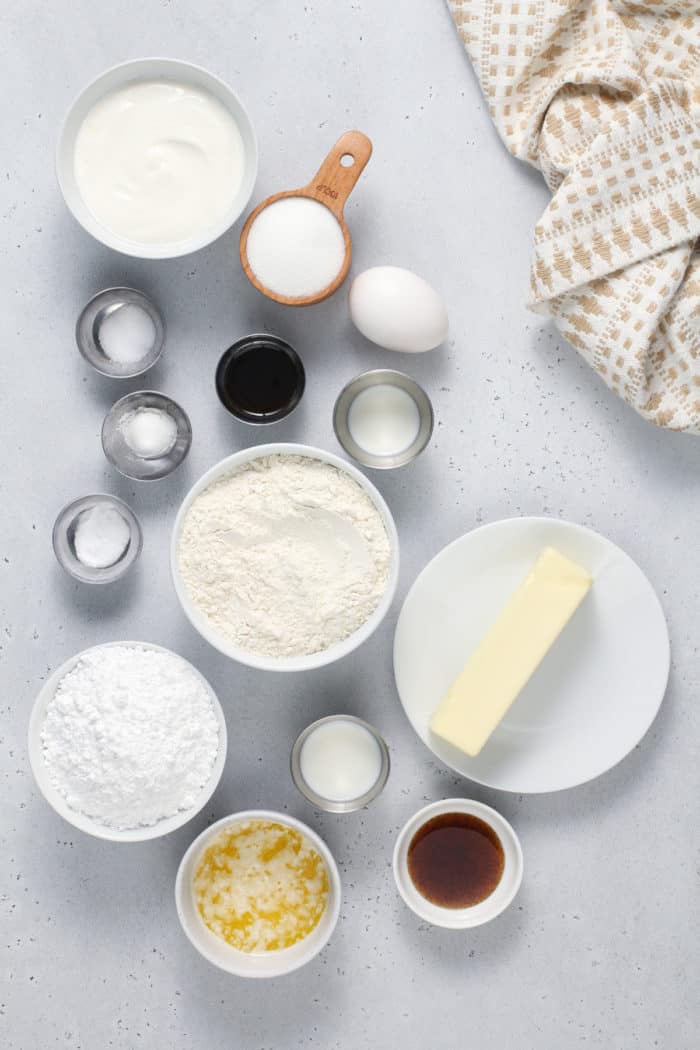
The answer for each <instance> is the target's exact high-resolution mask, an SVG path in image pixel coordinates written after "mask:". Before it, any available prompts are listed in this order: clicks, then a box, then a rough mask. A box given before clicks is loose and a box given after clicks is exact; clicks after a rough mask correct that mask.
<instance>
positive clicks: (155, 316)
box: [75, 288, 165, 379]
mask: <svg viewBox="0 0 700 1050" xmlns="http://www.w3.org/2000/svg"><path fill="white" fill-rule="evenodd" d="M75 340H76V342H77V344H78V349H79V350H80V353H81V354H82V355H83V357H84V358H85V360H86V361H87V362H88V364H90V365H92V367H93V368H94V369H95V371H96V372H99V373H100V375H103V376H111V377H112V378H113V379H132V378H133V377H134V376H140V375H142V374H143V373H144V372H147V371H148V369H149V368H152V367H153V365H154V364H155V363H156V361H157V360H158V358H159V357H160V355H161V354H162V352H163V346H164V344H165V322H164V321H163V318H162V316H161V313H160V311H159V310H158V308H157V307H156V305H155V304H154V303H152V302H151V300H150V299H149V298H148V296H146V295H144V294H143V292H139V291H137V290H136V289H135V288H105V289H104V291H102V292H98V293H97V295H94V296H93V297H92V299H91V300H90V302H89V303H87V305H86V306H85V307H84V309H83V311H82V313H81V314H80V317H79V318H78V323H77V324H76V326H75Z"/></svg>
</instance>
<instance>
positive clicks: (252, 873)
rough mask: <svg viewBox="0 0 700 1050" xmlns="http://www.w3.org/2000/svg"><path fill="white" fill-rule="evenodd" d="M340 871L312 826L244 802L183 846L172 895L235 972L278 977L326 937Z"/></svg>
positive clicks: (190, 931) (196, 933)
mask: <svg viewBox="0 0 700 1050" xmlns="http://www.w3.org/2000/svg"><path fill="white" fill-rule="evenodd" d="M340 897H341V886H340V874H339V872H338V867H337V865H336V863H335V860H334V859H333V855H332V854H331V852H330V850H329V849H328V846H326V844H325V842H324V841H323V839H321V838H320V837H319V836H318V835H317V834H316V832H315V831H312V830H311V828H309V827H307V825H306V824H302V822H301V821H299V820H295V818H294V817H290V816H288V815H287V814H286V813H285V814H283V813H276V812H273V811H271V810H262V809H256V810H253V809H251V810H245V811H243V812H241V813H234V814H232V815H231V816H229V817H224V818H223V819H222V820H219V821H217V822H216V823H215V824H212V825H211V827H209V828H207V829H206V830H205V831H203V832H202V833H201V835H199V836H198V837H197V838H196V839H195V840H194V842H193V843H192V845H191V846H190V848H189V849H188V850H187V852H186V853H185V855H184V857H183V858H182V862H181V863H180V867H179V869H178V873H177V879H176V882H175V903H176V906H177V913H178V917H179V919H180V923H181V925H182V928H183V930H184V931H185V934H186V935H187V937H188V939H189V940H190V942H191V943H192V945H193V946H194V947H195V948H196V949H197V951H198V952H200V954H201V955H203V956H204V958H205V959H208V961H209V962H210V963H213V964H214V966H218V967H219V968H220V969H222V970H226V971H227V972H228V973H232V974H235V975H236V976H238V977H281V976H282V975H284V974H287V973H292V972H293V971H294V970H298V969H299V968H300V967H301V966H304V965H305V964H306V963H308V962H310V961H311V960H312V959H313V958H314V957H315V956H316V955H318V953H319V952H320V951H321V950H322V949H323V948H324V947H325V946H326V944H327V943H328V941H329V939H330V937H331V935H332V933H333V930H334V929H335V926H336V923H337V921H338V915H339V913H340Z"/></svg>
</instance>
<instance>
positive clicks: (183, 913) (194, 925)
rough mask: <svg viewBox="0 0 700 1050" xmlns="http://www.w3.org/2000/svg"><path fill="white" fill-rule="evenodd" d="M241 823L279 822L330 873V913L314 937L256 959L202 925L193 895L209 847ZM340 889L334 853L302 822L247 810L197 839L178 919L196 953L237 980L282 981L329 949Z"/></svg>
mask: <svg viewBox="0 0 700 1050" xmlns="http://www.w3.org/2000/svg"><path fill="white" fill-rule="evenodd" d="M242 820H275V821H277V822H278V823H280V824H284V825H285V826H286V827H290V828H296V830H297V831H300V832H301V833H302V834H303V835H306V837H307V838H308V839H309V841H310V842H311V844H312V845H313V846H314V847H315V849H317V850H318V852H319V853H320V854H321V856H322V857H323V860H324V861H325V864H326V868H327V869H328V902H327V904H326V910H325V911H324V913H323V915H322V916H321V919H320V921H319V923H318V925H317V926H316V927H314V929H313V930H312V931H311V933H310V934H309V935H308V936H307V937H305V938H304V939H303V940H301V941H299V942H298V943H297V944H294V945H292V947H291V948H283V949H281V950H280V951H274V952H267V953H261V954H258V955H253V954H249V953H248V952H241V951H239V950H238V949H237V948H232V947H231V945H230V944H227V943H226V941H223V940H221V938H220V937H217V936H216V934H214V933H212V931H211V930H210V929H209V928H208V927H207V926H205V924H204V922H203V921H202V919H201V917H200V915H199V912H198V910H197V905H196V903H195V899H194V893H193V892H192V879H193V876H194V869H195V865H196V863H197V860H198V859H199V857H200V856H201V853H202V851H203V850H204V849H206V847H207V846H208V845H209V843H210V842H211V840H212V839H213V838H214V836H215V835H216V834H217V833H218V832H219V831H220V830H221V829H222V828H224V827H227V826H229V825H231V824H237V823H239V822H240V821H242ZM340 898H341V884H340V874H339V872H338V866H337V864H336V862H335V860H334V859H333V854H332V853H331V851H330V850H329V849H328V846H327V845H326V844H325V842H324V841H323V839H322V838H320V837H319V836H318V835H317V834H316V832H315V831H312V830H311V828H309V827H307V825H306V824H302V822H301V821H300V820H296V819H295V818H294V817H290V816H288V815H287V814H286V813H275V812H274V811H272V810H266V809H248V810H245V811H243V812H241V813H232V814H231V816H229V817H224V818H223V819H222V820H217V822H216V823H215V824H212V825H211V827H208V828H207V829H206V830H205V831H203V832H202V834H201V835H198V836H197V838H196V839H195V840H194V842H193V843H192V845H191V846H190V848H189V849H188V850H187V852H186V853H185V855H184V857H183V858H182V861H181V862H180V867H179V868H178V872H177V878H176V880H175V905H176V907H177V914H178V918H179V919H180V923H181V925H182V928H183V930H184V931H185V933H186V935H187V937H188V938H189V940H190V942H191V944H193V945H194V947H195V948H196V949H197V951H198V952H199V953H200V954H201V955H203V956H204V958H205V959H208V960H209V962H210V963H213V964H214V966H218V967H219V968H220V969H222V970H226V972H227V973H232V974H235V975H236V976H237V977H281V976H283V975H284V974H287V973H293V971H294V970H298V969H299V968H300V967H301V966H304V965H305V964H306V963H308V962H310V961H311V960H312V959H313V958H314V957H315V956H316V955H318V953H319V952H320V951H321V950H322V949H323V948H324V947H325V946H326V944H327V943H328V941H329V940H330V937H331V935H332V933H333V930H334V929H335V926H336V923H337V921H338V915H339V914H340Z"/></svg>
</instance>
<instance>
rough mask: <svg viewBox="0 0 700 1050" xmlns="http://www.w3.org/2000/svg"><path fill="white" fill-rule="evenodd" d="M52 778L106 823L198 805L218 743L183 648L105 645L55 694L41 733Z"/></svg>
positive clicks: (75, 803)
mask: <svg viewBox="0 0 700 1050" xmlns="http://www.w3.org/2000/svg"><path fill="white" fill-rule="evenodd" d="M41 742H42V745H43V758H44V763H45V765H46V769H47V771H48V774H49V777H50V779H51V783H52V785H53V787H54V789H55V790H56V791H58V793H59V794H60V795H62V796H63V797H64V798H65V800H66V802H67V803H68V805H69V806H70V808H71V809H73V810H77V811H78V812H79V813H84V814H85V815H86V816H89V817H91V818H92V819H93V820H95V821H97V822H98V823H99V824H102V825H104V826H106V827H112V828H119V829H126V828H136V827H139V826H150V825H152V824H156V823H158V821H160V820H164V819H165V818H166V817H172V816H174V815H175V814H176V813H178V812H180V811H181V810H186V809H190V808H191V807H192V806H193V805H194V804H195V803H196V801H197V798H198V796H199V792H200V790H201V789H202V788H203V787H204V785H205V784H206V783H207V781H208V780H209V778H210V776H211V773H212V769H213V766H214V762H215V760H216V756H217V753H218V749H219V724H218V721H217V718H216V714H215V712H214V707H213V705H212V702H211V697H210V695H209V692H208V690H207V688H206V687H205V685H204V683H203V682H202V680H201V679H200V678H199V676H198V675H197V674H196V673H195V672H194V670H193V669H192V668H191V667H190V666H189V665H188V664H187V663H186V662H185V661H184V660H182V659H181V658H180V657H179V656H176V654H175V653H170V652H165V651H163V652H161V651H155V650H152V649H146V648H139V647H137V646H121V645H105V646H101V647H100V648H97V649H93V650H91V651H89V652H87V653H85V654H84V655H83V656H81V658H80V659H79V660H78V662H77V664H76V665H75V667H73V668H72V670H70V671H69V672H68V673H67V674H66V675H65V677H64V678H62V679H61V681H60V683H59V685H58V688H57V689H56V692H55V694H54V696H53V697H52V698H51V700H49V703H48V705H47V709H46V717H45V719H44V724H43V727H42V730H41Z"/></svg>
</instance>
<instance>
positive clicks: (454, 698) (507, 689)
mask: <svg viewBox="0 0 700 1050" xmlns="http://www.w3.org/2000/svg"><path fill="white" fill-rule="evenodd" d="M592 582H593V581H592V579H591V577H590V576H589V574H588V573H587V572H586V571H585V570H584V569H582V568H581V567H580V566H579V565H577V564H576V563H575V562H573V561H570V560H569V559H568V558H565V557H564V555H563V554H560V553H559V551H557V550H554V548H553V547H547V548H546V549H545V550H543V551H542V553H541V554H540V556H539V558H538V559H537V562H536V563H535V566H534V568H533V569H532V570H531V572H530V573H529V574H528V576H527V577H526V578H525V579H524V580H523V582H522V583H521V584H520V586H519V587H518V588H517V590H516V591H515V593H514V594H513V595H512V596H511V598H510V599H509V601H508V602H507V604H506V606H505V608H504V609H503V611H502V612H501V615H500V616H499V618H498V619H497V620H496V622H495V623H494V625H493V626H492V627H491V629H490V631H489V632H488V633H487V635H486V637H485V638H484V639H483V641H482V642H481V643H480V645H478V646H477V648H476V649H475V651H474V652H473V653H472V655H471V657H470V659H469V661H468V663H467V665H466V667H465V668H464V670H463V671H462V673H461V674H460V676H459V677H458V678H457V679H456V681H455V682H454V683H453V685H452V686H451V688H450V690H449V692H448V693H447V696H446V697H445V698H444V700H443V701H442V703H441V704H440V706H439V707H438V709H437V710H436V712H435V714H434V715H433V717H432V719H431V722H430V728H431V729H432V731H433V733H435V734H437V736H439V737H442V739H443V740H446V741H447V743H448V744H453V745H454V746H455V747H458V748H459V749H460V750H461V751H465V752H466V753H467V754H468V755H478V754H479V752H480V751H481V749H482V747H483V746H484V744H485V743H486V741H487V740H488V738H489V737H490V736H491V734H492V733H493V731H494V729H495V728H496V726H497V725H498V723H499V722H500V721H501V719H502V718H503V716H504V715H505V713H506V711H507V710H508V708H509V707H510V705H511V704H512V703H513V701H514V700H515V699H516V697H517V696H518V694H519V693H520V691H521V690H522V689H523V687H524V686H525V684H526V683H527V682H528V680H529V679H530V677H531V676H532V674H533V673H534V672H535V670H536V669H537V667H538V666H539V664H540V663H541V661H542V660H543V658H544V657H545V656H546V654H547V652H548V651H549V649H550V648H551V646H552V645H553V644H554V642H555V641H556V640H557V638H558V637H559V634H560V633H561V631H562V630H563V629H564V627H565V626H566V624H567V623H568V622H569V620H570V619H571V617H572V616H573V614H574V613H575V612H576V610H577V609H578V607H579V605H580V604H581V602H582V601H583V599H584V598H585V597H586V595H587V594H588V591H589V590H590V586H591V583H592Z"/></svg>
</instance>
